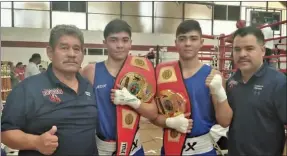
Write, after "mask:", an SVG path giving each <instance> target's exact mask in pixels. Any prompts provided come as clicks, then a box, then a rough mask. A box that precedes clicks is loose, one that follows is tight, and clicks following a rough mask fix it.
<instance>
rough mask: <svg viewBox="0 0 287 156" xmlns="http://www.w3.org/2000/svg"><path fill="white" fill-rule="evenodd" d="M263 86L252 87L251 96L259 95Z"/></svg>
mask: <svg viewBox="0 0 287 156" xmlns="http://www.w3.org/2000/svg"><path fill="white" fill-rule="evenodd" d="M263 87H264V86H263V85H254V87H253V94H254V95H260V92H261V91H262V90H263Z"/></svg>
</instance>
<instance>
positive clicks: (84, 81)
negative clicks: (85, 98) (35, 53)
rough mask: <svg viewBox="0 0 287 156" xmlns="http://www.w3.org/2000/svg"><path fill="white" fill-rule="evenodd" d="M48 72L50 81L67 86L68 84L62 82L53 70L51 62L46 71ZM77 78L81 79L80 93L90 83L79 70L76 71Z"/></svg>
mask: <svg viewBox="0 0 287 156" xmlns="http://www.w3.org/2000/svg"><path fill="white" fill-rule="evenodd" d="M46 74H47V75H48V77H49V79H50V81H51V82H52V83H54V84H56V85H60V86H65V87H67V85H65V84H64V83H62V82H61V81H60V80H59V79H58V78H57V77H56V75H55V74H54V72H53V70H52V63H50V64H49V66H48V69H47V71H46ZM76 78H77V80H78V81H79V89H78V90H79V93H81V92H83V91H85V90H86V88H87V85H88V81H86V80H85V79H84V78H83V77H82V76H81V74H80V73H79V72H77V73H76Z"/></svg>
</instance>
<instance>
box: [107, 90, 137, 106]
mask: <svg viewBox="0 0 287 156" xmlns="http://www.w3.org/2000/svg"><path fill="white" fill-rule="evenodd" d="M111 98H112V101H113V102H114V104H116V105H128V106H130V107H132V108H134V109H138V108H139V107H140V105H141V101H140V100H139V99H138V98H137V97H136V96H134V95H133V94H131V93H130V92H129V91H128V90H127V89H126V88H125V87H124V88H122V89H113V90H112V95H111Z"/></svg>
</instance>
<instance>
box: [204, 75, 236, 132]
mask: <svg viewBox="0 0 287 156" xmlns="http://www.w3.org/2000/svg"><path fill="white" fill-rule="evenodd" d="M225 84H226V83H225V80H224V79H223V78H222V76H221V74H220V73H219V72H218V71H215V70H213V71H212V73H211V74H210V76H209V77H208V78H207V85H208V86H209V88H210V92H211V97H212V102H213V105H214V110H215V117H216V120H217V122H218V124H219V125H220V126H222V127H224V128H225V127H228V126H229V125H230V123H231V120H232V116H233V111H232V109H231V107H230V105H229V103H228V100H227V95H226V91H225V88H226V87H225V86H226V85H225Z"/></svg>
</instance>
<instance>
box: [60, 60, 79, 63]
mask: <svg viewBox="0 0 287 156" xmlns="http://www.w3.org/2000/svg"><path fill="white" fill-rule="evenodd" d="M63 63H76V64H78V63H77V61H75V60H67V61H64V62H63Z"/></svg>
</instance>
